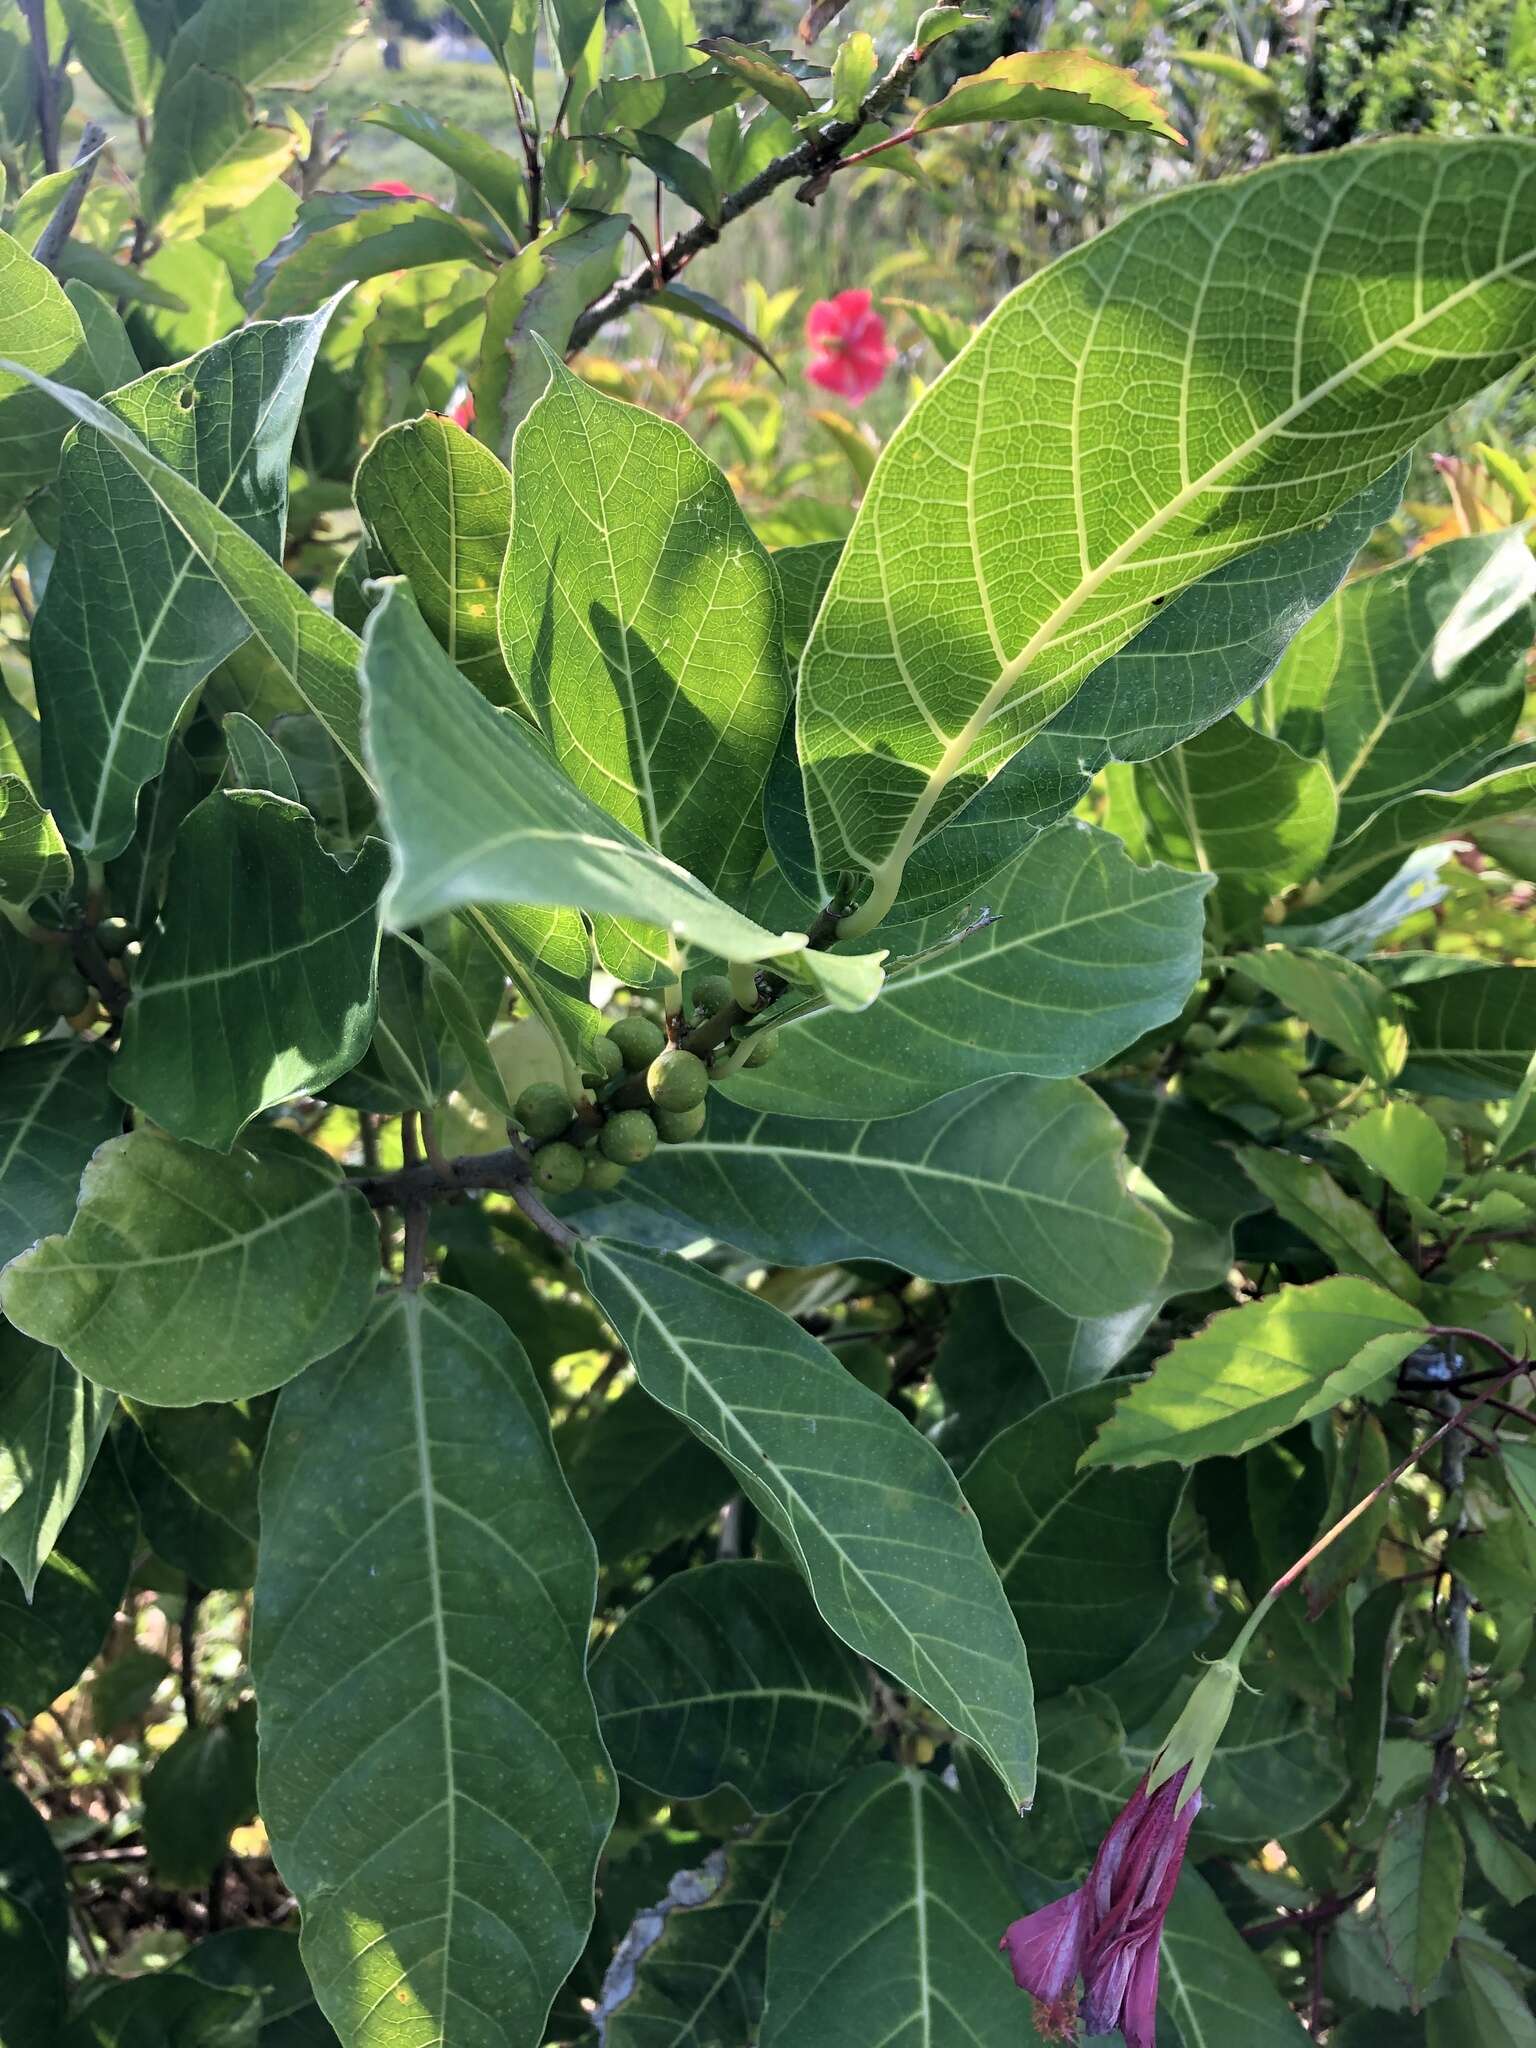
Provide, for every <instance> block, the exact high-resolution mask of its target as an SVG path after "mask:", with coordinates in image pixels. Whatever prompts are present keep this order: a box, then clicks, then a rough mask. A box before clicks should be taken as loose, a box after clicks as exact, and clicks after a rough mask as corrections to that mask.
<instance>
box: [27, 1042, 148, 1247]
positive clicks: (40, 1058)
mask: <svg viewBox="0 0 1536 2048" xmlns="http://www.w3.org/2000/svg"><path fill="white" fill-rule="evenodd" d="M110 1064H111V1062H110V1061H109V1060H108V1059H107V1058H106V1057H105V1056H104V1055H103V1053H102V1051H101V1049H100V1048H99V1047H95V1046H92V1045H90V1044H89V1043H88V1042H87V1041H86V1040H84V1039H79V1038H71V1039H66V1040H62V1041H60V1040H55V1041H53V1042H51V1043H48V1044H40V1045H27V1046H21V1047H18V1048H15V1049H14V1050H12V1051H10V1052H7V1053H5V1054H4V1055H3V1056H0V1265H3V1264H5V1263H7V1262H8V1261H9V1260H11V1259H13V1258H15V1256H16V1254H17V1253H18V1252H19V1251H23V1250H25V1248H26V1247H27V1246H28V1245H29V1244H31V1243H32V1242H33V1240H34V1239H35V1238H38V1237H42V1236H45V1235H46V1234H47V1233H48V1232H49V1231H51V1230H65V1229H67V1228H68V1227H69V1219H70V1218H71V1217H72V1216H73V1215H74V1213H75V1198H76V1194H77V1192H78V1189H79V1185H80V1175H81V1174H82V1172H83V1171H84V1170H85V1162H86V1161H87V1160H88V1159H89V1158H90V1156H91V1154H92V1153H93V1152H94V1151H95V1150H96V1147H97V1146H98V1145H100V1144H102V1143H103V1142H104V1141H105V1140H106V1139H108V1138H111V1137H114V1136H115V1135H116V1134H117V1132H119V1131H120V1130H121V1129H122V1113H121V1111H120V1109H119V1108H118V1106H117V1104H116V1103H115V1101H114V1099H113V1097H112V1094H111V1092H110V1090H109V1088H108V1086H107V1076H108V1071H109V1068H110Z"/></svg>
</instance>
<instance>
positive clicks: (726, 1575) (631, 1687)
mask: <svg viewBox="0 0 1536 2048" xmlns="http://www.w3.org/2000/svg"><path fill="white" fill-rule="evenodd" d="M3 1527H4V1524H3V1523H0V1530H3ZM592 1693H593V1697H594V1699H595V1700H596V1701H597V1712H598V1720H599V1723H600V1725H601V1727H602V1731H603V1740H604V1742H605V1743H606V1744H607V1745H608V1753H609V1755H610V1756H611V1757H612V1758H613V1761H614V1764H615V1767H616V1768H617V1769H618V1770H619V1771H620V1772H622V1773H623V1775H624V1776H625V1777H626V1778H633V1779H635V1781H636V1782H637V1783H639V1784H641V1785H645V1786H647V1787H648V1788H649V1789H650V1790H651V1791H652V1792H656V1793H659V1794H660V1795H661V1797H663V1798H665V1799H703V1798H705V1797H707V1796H708V1795H709V1794H710V1793H712V1792H716V1791H719V1790H720V1789H721V1787H722V1786H725V1785H734V1786H735V1788H736V1790H737V1791H738V1792H739V1793H740V1794H741V1795H742V1797H743V1798H744V1799H745V1800H746V1801H747V1802H748V1804H749V1805H750V1806H751V1807H752V1810H753V1811H754V1812H755V1813H777V1812H779V1811H781V1810H782V1809H783V1808H784V1807H787V1806H789V1805H791V1804H792V1803H793V1802H794V1801H795V1800H796V1799H798V1798H800V1797H801V1795H802V1794H803V1793H806V1792H821V1791H825V1789H826V1788H827V1786H828V1785H830V1784H832V1783H834V1782H835V1781H836V1780H837V1778H839V1777H840V1776H841V1775H842V1773H843V1771H844V1769H845V1767H846V1766H847V1763H848V1759H849V1757H850V1755H851V1753H852V1752H853V1751H854V1749H855V1748H857V1746H858V1744H859V1742H860V1741H861V1740H862V1739H863V1738H864V1737H865V1735H866V1734H867V1733H868V1729H869V1723H870V1700H869V1682H868V1679H867V1676H866V1674H865V1671H864V1669H863V1667H862V1666H861V1665H860V1663H859V1661H858V1659H857V1658H856V1657H853V1656H851V1655H850V1654H849V1652H848V1651H847V1650H846V1649H845V1648H844V1647H843V1645H842V1644H841V1643H840V1642H838V1640H837V1639H836V1637H835V1636H833V1635H831V1634H829V1632H828V1630H827V1627H826V1624H825V1623H824V1622H823V1621H822V1619H821V1617H820V1615H819V1614H818V1613H817V1612H816V1606H815V1603H814V1601H813V1600H812V1599H811V1596H810V1594H809V1592H808V1591H807V1590H806V1586H805V1582H804V1580H803V1579H802V1578H801V1577H800V1575H799V1573H798V1572H796V1571H794V1570H793V1569H792V1568H791V1567H790V1566H788V1565H781V1564H767V1563H761V1562H756V1561H751V1560H739V1561H730V1562H726V1563H722V1564H714V1565H705V1566H704V1567H703V1568H702V1569H701V1570H698V1571H689V1572H678V1573H676V1574H675V1575H674V1576H673V1577H672V1578H670V1579H666V1580H664V1581H663V1583H662V1584H661V1585H660V1586H658V1588H657V1589H656V1591H655V1592H654V1593H652V1594H651V1595H650V1597H649V1598H648V1599H646V1600H644V1601H642V1602H641V1604H640V1605H639V1606H638V1607H637V1608H635V1609H634V1610H633V1611H632V1612H631V1613H630V1614H629V1615H627V1616H626V1618H625V1619H624V1621H623V1622H622V1623H621V1625H620V1626H619V1627H618V1628H617V1629H616V1630H615V1631H614V1633H613V1635H612V1636H610V1637H609V1638H608V1640H607V1642H606V1643H605V1644H604V1645H603V1648H602V1651H601V1653H600V1654H599V1656H598V1657H597V1658H596V1660H595V1661H594V1663H593V1666H592Z"/></svg>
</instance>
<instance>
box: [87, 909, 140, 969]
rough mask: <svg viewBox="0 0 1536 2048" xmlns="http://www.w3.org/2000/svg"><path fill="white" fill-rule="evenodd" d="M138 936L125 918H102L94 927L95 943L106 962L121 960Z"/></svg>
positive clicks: (135, 928)
mask: <svg viewBox="0 0 1536 2048" xmlns="http://www.w3.org/2000/svg"><path fill="white" fill-rule="evenodd" d="M138 936H139V933H138V927H137V926H136V925H131V924H130V923H129V922H128V920H127V918H126V917H104V918H103V919H102V920H101V923H100V924H99V925H97V927H96V943H97V945H98V946H100V948H101V950H102V952H103V954H104V955H105V956H106V958H107V959H108V960H121V959H122V957H123V955H124V954H125V953H126V952H127V950H128V948H129V947H130V946H131V945H132V944H133V943H134V941H135V939H137V938H138Z"/></svg>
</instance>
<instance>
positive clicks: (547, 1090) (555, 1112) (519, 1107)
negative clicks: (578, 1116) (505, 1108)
mask: <svg viewBox="0 0 1536 2048" xmlns="http://www.w3.org/2000/svg"><path fill="white" fill-rule="evenodd" d="M512 1114H513V1115H514V1116H515V1117H516V1118H517V1121H518V1124H519V1126H520V1128H521V1129H523V1130H525V1131H526V1132H527V1133H528V1135H529V1137H530V1138H532V1139H533V1140H534V1142H535V1143H538V1141H539V1140H540V1139H542V1138H558V1137H559V1135H560V1133H561V1132H562V1131H563V1130H564V1129H565V1127H566V1125H567V1124H568V1123H569V1122H570V1120H571V1103H570V1098H569V1096H568V1095H567V1094H566V1092H565V1090H564V1089H563V1088H561V1087H559V1086H558V1085H557V1084H556V1083H555V1082H553V1081H530V1082H529V1083H528V1086H527V1087H526V1088H525V1089H524V1090H523V1092H522V1094H521V1095H519V1096H518V1098H517V1100H516V1102H514V1103H513V1105H512Z"/></svg>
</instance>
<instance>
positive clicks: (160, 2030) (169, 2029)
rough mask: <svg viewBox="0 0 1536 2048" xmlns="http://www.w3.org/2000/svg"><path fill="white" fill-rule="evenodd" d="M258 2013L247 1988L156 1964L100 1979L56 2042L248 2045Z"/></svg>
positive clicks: (60, 2047) (82, 2045)
mask: <svg viewBox="0 0 1536 2048" xmlns="http://www.w3.org/2000/svg"><path fill="white" fill-rule="evenodd" d="M260 2017H261V2007H260V2006H259V2005H258V2004H257V2002H256V2000H255V1998H254V1997H253V1996H252V1994H251V1992H250V1991H249V1990H245V1989H239V1990H233V1989H232V1990H225V1989H223V1988H222V1987H220V1986H218V1985H215V1984H200V1983H199V1982H198V1981H197V1979H196V1978H195V1977H193V1976H191V1975H186V1976H183V1975H182V1974H181V1973H180V1972H179V1971H171V1970H160V1971H156V1972H153V1973H151V1974H150V1975H147V1976H143V1977H130V1978H126V1979H123V1978H117V1979H113V1980H111V1981H109V1982H108V1983H106V1984H105V1985H103V1986H102V1988H101V1989H100V1990H99V1991H98V1992H97V1993H96V1995H95V1997H93V1998H92V1999H91V2000H90V2002H89V2003H88V2004H87V2005H86V2006H84V2008H83V2009H80V2010H77V2011H76V2012H75V2014H74V2016H73V2017H72V2019H71V2020H70V2022H69V2024H68V2026H67V2027H65V2029H64V2031H63V2033H62V2034H60V2036H59V2038H58V2042H57V2044H56V2048H160V2044H161V2043H162V2042H174V2043H175V2044H176V2048H252V2038H253V2029H254V2028H255V2027H256V2025H257V2023H258V2021H259V2020H260Z"/></svg>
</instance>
